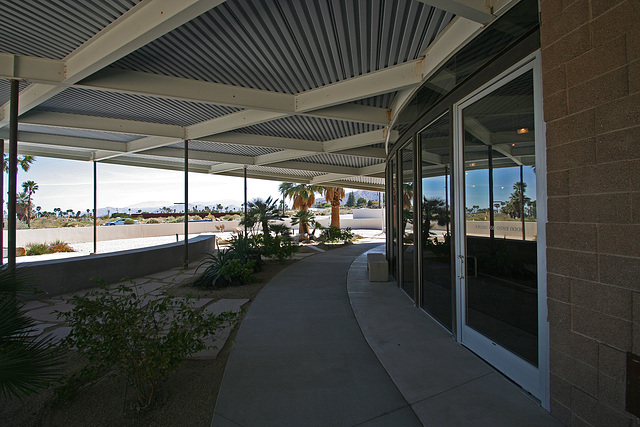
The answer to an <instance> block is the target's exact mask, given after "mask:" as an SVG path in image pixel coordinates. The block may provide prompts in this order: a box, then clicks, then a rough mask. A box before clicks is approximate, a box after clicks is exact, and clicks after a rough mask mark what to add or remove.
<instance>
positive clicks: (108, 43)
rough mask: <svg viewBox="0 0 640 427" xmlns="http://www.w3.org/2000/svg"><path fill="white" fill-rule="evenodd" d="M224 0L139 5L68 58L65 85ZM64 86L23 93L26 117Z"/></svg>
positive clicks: (162, 0)
mask: <svg viewBox="0 0 640 427" xmlns="http://www.w3.org/2000/svg"><path fill="white" fill-rule="evenodd" d="M222 2H223V1H222V0H182V1H179V2H178V1H175V0H148V1H143V2H141V3H139V4H138V5H136V6H134V7H133V8H131V9H130V10H129V11H127V12H126V13H124V14H123V15H122V16H120V17H119V18H118V19H116V20H115V21H113V22H112V23H111V24H109V25H107V26H106V27H105V28H103V29H102V31H100V32H98V33H97V34H96V35H94V36H93V37H91V38H90V39H89V40H87V41H86V42H85V43H83V44H82V45H81V46H80V47H78V48H77V49H75V50H74V51H73V52H71V53H70V54H69V55H67V57H66V58H64V60H63V61H64V65H65V75H64V80H63V81H62V83H65V84H73V83H76V82H78V81H79V80H81V79H83V78H85V77H87V76H90V75H91V74H93V73H95V72H96V71H98V70H100V69H102V68H104V67H106V66H107V65H109V64H111V63H113V62H115V61H117V60H118V59H120V58H122V57H124V56H126V55H128V54H129V53H131V52H133V51H135V50H137V49H138V48H140V47H142V46H144V45H145V44H147V43H149V42H151V41H152V40H155V39H156V38H158V37H160V36H162V35H163V34H166V33H168V32H169V31H171V30H173V29H175V28H177V27H179V26H181V25H182V24H184V23H186V22H188V21H191V20H192V19H193V18H195V17H197V16H199V15H201V14H202V13H204V12H206V11H207V10H209V9H212V8H214V7H216V6H217V5H219V4H221V3H222ZM63 89H64V86H53V85H42V84H33V85H30V86H29V87H28V88H26V89H25V90H23V91H22V92H21V93H20V100H19V114H23V113H25V112H27V111H29V110H31V109H32V108H34V107H36V106H38V105H40V104H41V103H42V102H44V101H46V100H47V99H49V98H51V97H52V96H54V95H56V94H58V93H60V92H61V91H62V90H63ZM3 110H4V116H3V118H2V120H0V126H4V125H6V124H7V123H8V121H9V104H8V103H7V104H5V105H4V107H3Z"/></svg>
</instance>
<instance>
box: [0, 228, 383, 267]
mask: <svg viewBox="0 0 640 427" xmlns="http://www.w3.org/2000/svg"><path fill="white" fill-rule="evenodd" d="M352 231H353V233H354V234H357V235H359V236H362V238H363V239H361V240H360V243H368V242H376V241H380V243H384V240H385V235H384V233H383V232H382V231H380V230H364V229H362V230H360V229H359V230H352ZM214 234H215V235H216V236H218V238H220V239H223V240H227V239H229V238H230V237H231V235H232V233H231V232H226V233H202V234H189V238H190V239H193V238H195V237H197V236H211V235H214ZM182 240H183V237H182V236H178V241H182ZM175 242H176V235H175V234H173V235H170V236H159V237H144V238H137V239H121V240H107V241H103V242H98V253H99V254H100V253H107V252H118V251H126V250H129V249H139V248H148V247H151V246H157V245H165V244H167V243H175ZM70 246H71V247H72V248H73V249H75V250H76V252H68V253H58V254H49V255H36V256H23V257H19V258H17V259H16V262H18V263H21V262H34V261H44V260H50V259H60V258H70V257H75V256H83V255H89V254H90V253H91V252H93V242H86V243H73V244H71V245H70ZM5 262H6V258H5Z"/></svg>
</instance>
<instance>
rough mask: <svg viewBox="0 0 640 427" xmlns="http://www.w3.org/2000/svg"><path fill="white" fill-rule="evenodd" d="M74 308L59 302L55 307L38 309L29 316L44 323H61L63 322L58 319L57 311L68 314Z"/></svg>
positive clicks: (30, 312)
mask: <svg viewBox="0 0 640 427" xmlns="http://www.w3.org/2000/svg"><path fill="white" fill-rule="evenodd" d="M73 307H74V306H73V305H72V304H67V303H65V302H58V303H56V304H54V305H50V306H46V307H42V308H36V309H35V310H31V311H28V312H27V316H29V317H31V318H33V319H36V320H41V321H43V322H55V323H61V322H62V320H60V319H58V314H57V313H55V311H60V312H67V311H71V310H72V309H73Z"/></svg>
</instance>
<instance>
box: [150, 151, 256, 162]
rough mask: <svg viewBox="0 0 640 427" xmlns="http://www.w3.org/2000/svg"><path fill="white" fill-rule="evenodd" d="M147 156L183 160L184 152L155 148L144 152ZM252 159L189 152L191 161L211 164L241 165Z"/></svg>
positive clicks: (225, 154)
mask: <svg viewBox="0 0 640 427" xmlns="http://www.w3.org/2000/svg"><path fill="white" fill-rule="evenodd" d="M144 154H145V155H150V156H158V157H170V158H174V159H183V158H184V150H183V149H178V148H155V149H153V150H148V151H145V152H144ZM246 158H251V157H249V156H241V155H238V154H227V153H211V152H208V151H200V150H189V160H204V161H209V162H226V163H239V162H242V161H243V159H246Z"/></svg>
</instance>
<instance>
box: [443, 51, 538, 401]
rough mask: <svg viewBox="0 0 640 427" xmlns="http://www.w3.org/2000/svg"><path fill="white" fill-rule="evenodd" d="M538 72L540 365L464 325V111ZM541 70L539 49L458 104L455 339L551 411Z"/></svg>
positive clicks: (535, 87) (455, 110)
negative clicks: (510, 83)
mask: <svg viewBox="0 0 640 427" xmlns="http://www.w3.org/2000/svg"><path fill="white" fill-rule="evenodd" d="M528 71H533V95H534V96H533V102H534V118H535V121H534V123H535V135H536V140H535V147H536V200H537V202H536V209H537V236H538V238H537V242H538V245H537V268H538V367H537V368H536V367H535V366H533V365H531V364H529V363H528V362H526V361H524V359H521V358H520V357H519V356H516V355H515V354H513V353H511V352H509V351H508V350H506V349H504V348H503V347H500V346H499V345H497V344H496V343H493V342H492V341H491V340H490V339H488V338H486V337H484V336H483V335H481V334H480V333H478V332H476V331H474V330H473V329H471V328H469V327H465V326H464V325H465V309H466V306H465V301H466V284H465V275H466V271H465V264H466V249H465V248H466V216H465V214H464V209H465V193H464V189H465V183H464V143H463V142H464V130H463V128H462V126H463V121H462V110H463V109H464V108H465V107H466V106H468V105H471V104H472V103H474V102H475V101H477V100H479V99H481V98H483V97H484V96H486V95H487V94H489V93H491V92H492V91H494V90H495V89H497V88H499V87H501V86H503V85H505V84H507V83H509V82H510V81H512V80H513V79H515V78H517V77H519V76H521V75H522V74H524V73H526V72H528ZM541 76H542V70H541V65H540V51H539V50H538V51H536V52H534V53H533V54H531V55H529V56H528V57H526V58H524V59H523V60H521V61H519V62H518V63H516V64H515V65H513V66H512V67H510V68H509V69H508V70H506V71H504V72H503V73H501V74H500V75H498V76H496V77H495V78H494V79H492V80H490V81H489V82H487V83H486V84H484V85H483V86H481V87H480V88H478V89H477V90H475V91H473V92H472V93H471V94H469V95H468V96H466V97H465V98H463V99H461V100H460V101H458V102H456V103H455V104H454V105H453V139H454V144H453V165H455V168H452V169H453V174H452V181H453V184H452V186H453V189H454V195H453V200H454V201H455V203H454V208H455V209H456V215H454V222H455V227H456V230H457V233H456V235H455V248H456V252H455V262H454V264H455V269H456V278H455V281H456V285H455V289H456V292H455V295H456V296H455V298H456V307H457V310H456V322H455V323H456V326H455V327H456V339H457V340H458V342H460V343H461V344H463V345H465V346H467V347H469V348H470V349H472V351H473V352H475V353H476V354H478V355H479V356H480V357H482V358H483V359H485V360H487V361H488V362H489V363H491V364H492V365H493V366H495V367H496V368H497V369H498V370H500V371H502V372H503V373H504V374H505V375H507V376H508V377H509V378H511V379H512V380H513V381H514V382H516V383H517V384H519V385H520V386H522V387H523V388H524V389H525V390H527V391H528V392H530V393H531V394H532V395H533V396H535V397H536V398H538V399H540V402H541V405H542V406H543V407H544V408H545V409H547V410H549V409H550V407H549V404H550V402H549V324H548V321H547V268H546V231H545V230H546V222H547V203H546V200H547V191H546V188H547V186H546V170H547V168H546V142H545V124H544V120H543V109H542V77H541Z"/></svg>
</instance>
